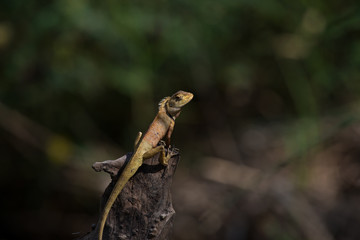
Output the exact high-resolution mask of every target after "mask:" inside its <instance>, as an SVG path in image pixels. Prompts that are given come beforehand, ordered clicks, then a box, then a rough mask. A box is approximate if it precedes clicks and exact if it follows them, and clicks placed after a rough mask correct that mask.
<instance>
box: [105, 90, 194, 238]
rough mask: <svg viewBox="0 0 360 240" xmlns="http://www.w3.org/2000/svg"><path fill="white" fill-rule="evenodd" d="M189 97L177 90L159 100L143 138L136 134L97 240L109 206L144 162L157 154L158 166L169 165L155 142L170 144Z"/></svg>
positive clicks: (111, 196)
mask: <svg viewBox="0 0 360 240" xmlns="http://www.w3.org/2000/svg"><path fill="white" fill-rule="evenodd" d="M192 98H193V94H192V93H189V92H184V91H178V92H176V93H175V94H174V95H172V96H171V97H165V98H164V99H162V100H161V101H160V103H159V111H158V113H157V115H156V117H155V119H154V120H153V122H152V123H151V125H150V126H149V129H148V130H147V132H146V133H145V135H144V136H143V138H141V137H142V133H141V132H139V133H138V135H137V137H136V140H135V149H134V153H133V155H132V157H131V159H130V160H129V162H128V163H127V165H126V166H125V168H124V170H123V172H122V173H121V175H120V177H119V179H118V180H117V182H116V184H115V186H114V188H113V190H112V192H111V194H110V197H109V198H108V200H107V202H106V204H105V207H104V210H103V212H102V214H101V217H100V222H99V224H100V225H99V240H102V235H103V231H104V226H105V222H106V219H107V216H108V214H109V212H110V209H111V207H112V205H113V204H114V202H115V200H116V198H117V196H118V195H119V194H120V192H121V191H122V189H123V188H124V186H125V184H126V183H127V182H128V181H129V179H130V178H131V177H132V176H133V175H134V174H135V173H136V171H137V170H138V168H139V167H140V166H141V165H142V163H143V159H147V158H150V157H152V156H154V155H155V154H157V153H159V152H160V157H159V161H160V163H161V164H163V165H165V166H166V165H167V164H168V161H169V159H170V157H171V155H170V154H168V155H165V147H164V145H159V146H158V143H159V141H160V140H161V139H162V138H164V137H165V140H166V144H167V145H169V144H170V138H171V134H172V132H173V129H174V126H175V119H176V118H177V117H178V116H179V114H180V111H181V108H182V107H183V106H185V105H186V104H187V103H188V102H190V101H191V99H192Z"/></svg>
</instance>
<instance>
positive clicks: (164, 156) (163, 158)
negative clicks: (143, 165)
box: [143, 145, 172, 166]
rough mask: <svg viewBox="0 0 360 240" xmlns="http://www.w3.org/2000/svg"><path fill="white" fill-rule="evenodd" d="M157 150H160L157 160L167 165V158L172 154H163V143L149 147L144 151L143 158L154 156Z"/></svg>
mask: <svg viewBox="0 0 360 240" xmlns="http://www.w3.org/2000/svg"><path fill="white" fill-rule="evenodd" d="M159 152H160V157H159V162H160V163H161V164H162V165H164V166H167V165H168V163H169V159H170V158H171V157H172V155H171V154H165V147H164V145H160V146H157V147H154V148H152V149H150V150H149V151H147V152H146V153H144V155H143V159H147V158H151V157H153V156H155V155H156V154H157V153H159Z"/></svg>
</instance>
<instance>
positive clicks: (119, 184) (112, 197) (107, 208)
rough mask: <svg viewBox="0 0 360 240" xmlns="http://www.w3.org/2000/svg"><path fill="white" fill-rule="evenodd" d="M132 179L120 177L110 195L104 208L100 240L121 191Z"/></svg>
mask: <svg viewBox="0 0 360 240" xmlns="http://www.w3.org/2000/svg"><path fill="white" fill-rule="evenodd" d="M130 177H131V176H128V175H124V176H123V175H121V176H120V178H119V179H118V180H117V182H116V184H115V186H114V188H113V190H112V192H111V194H110V197H109V199H108V200H107V202H106V204H105V207H104V210H103V213H102V214H101V219H100V228H99V240H102V236H103V231H104V226H105V222H106V219H107V216H108V215H109V212H110V209H111V207H112V205H113V204H114V202H115V200H116V198H117V196H118V195H119V193H120V192H121V190H122V189H123V188H124V186H125V184H126V183H127V181H128V180H129V179H130Z"/></svg>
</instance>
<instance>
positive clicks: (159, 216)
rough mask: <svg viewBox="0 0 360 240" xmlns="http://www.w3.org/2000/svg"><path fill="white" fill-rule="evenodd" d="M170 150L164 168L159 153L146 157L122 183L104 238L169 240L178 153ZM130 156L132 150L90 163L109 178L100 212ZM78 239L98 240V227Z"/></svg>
mask: <svg viewBox="0 0 360 240" xmlns="http://www.w3.org/2000/svg"><path fill="white" fill-rule="evenodd" d="M169 153H171V154H172V155H173V156H172V158H171V159H170V160H169V165H168V166H167V167H165V166H163V165H161V164H160V163H159V160H158V159H159V154H157V155H155V156H154V157H152V158H149V159H145V160H144V163H143V165H142V166H141V167H140V168H139V169H138V171H137V172H136V173H135V175H134V176H133V177H132V178H131V179H130V180H129V182H128V183H127V184H126V185H125V187H124V189H123V190H122V191H121V193H120V194H119V196H118V198H117V200H116V201H115V203H114V205H113V206H112V209H111V210H110V213H109V215H108V218H107V221H106V224H105V228H104V234H103V240H115V239H124V240H125V239H132V240H135V239H139V240H144V239H151V240H165V239H171V233H172V228H173V219H174V215H175V210H174V208H173V206H172V199H171V192H170V187H171V183H172V178H173V175H174V173H175V170H176V167H177V164H178V162H179V160H180V155H179V150H178V149H170V150H169ZM131 155H132V153H128V154H126V155H125V156H123V157H121V158H119V159H117V160H108V161H104V162H96V163H95V164H94V165H93V168H94V170H95V171H97V172H99V171H105V172H107V173H109V174H110V176H111V177H112V181H111V183H110V184H109V186H108V187H107V188H106V190H105V192H104V194H103V196H102V200H101V211H100V214H101V213H102V209H103V208H104V206H105V203H106V201H107V199H108V197H109V195H110V193H111V191H112V189H113V187H114V185H115V183H116V181H117V179H118V177H119V176H120V174H121V172H122V170H123V169H124V166H125V163H126V162H127V161H128V160H129V159H130V158H131ZM80 239H81V240H95V239H98V228H97V227H94V229H93V230H92V231H91V232H90V233H88V234H87V235H85V236H83V237H82V238H80Z"/></svg>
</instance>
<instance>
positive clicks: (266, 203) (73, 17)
mask: <svg viewBox="0 0 360 240" xmlns="http://www.w3.org/2000/svg"><path fill="white" fill-rule="evenodd" d="M359 39H360V4H359V3H358V1H351V0H346V1H333V0H330V1H329V0H328V1H320V0H315V1H286V0H268V1H256V0H255V1H249V0H224V1H213V0H207V1H204V0H199V1H193V0H181V1H178V0H174V1H164V0H157V1H136V0H131V1H127V0H117V1H115V0H106V1H94V0H76V1H74V0H64V1H48V0H47V1H43V0H41V1H35V0H28V1H6V0H5V1H1V3H0V152H1V167H0V173H1V174H0V186H1V198H0V199H1V202H0V211H1V218H0V230H1V234H0V235H1V236H0V239H4V240H5V239H39V240H42V239H74V238H76V237H77V236H80V235H81V234H84V233H86V232H87V231H89V230H90V228H91V225H92V224H93V223H96V221H97V217H98V215H99V201H100V196H101V193H102V192H103V190H104V189H105V187H106V185H107V184H108V183H109V181H110V179H109V177H108V175H107V174H104V173H95V172H94V171H93V170H92V169H91V165H92V163H94V162H96V161H103V160H107V159H116V158H118V157H120V156H122V155H123V154H125V153H126V152H128V151H131V150H132V147H133V141H134V139H135V136H136V134H137V132H138V131H139V130H141V131H145V130H146V128H147V126H148V125H149V124H150V122H151V121H152V119H153V117H154V116H155V113H156V110H157V102H158V101H160V100H161V99H162V98H163V97H164V96H168V95H171V94H173V93H174V92H176V91H177V90H180V89H181V90H186V91H190V92H193V93H194V95H195V97H194V99H193V101H192V102H191V103H190V104H189V105H188V106H186V107H185V108H184V110H183V112H182V114H181V116H180V117H179V119H178V120H177V125H176V127H175V131H174V134H173V139H172V143H173V144H174V145H175V146H176V147H178V148H180V149H181V154H182V160H181V162H180V165H179V168H178V170H177V173H176V175H175V179H174V184H173V188H172V192H173V199H174V207H175V210H176V211H177V215H176V220H175V227H174V238H173V239H175V240H197V239H210V240H211V239H229V240H233V239H241V240H242V239H244V240H245V239H246V240H267V239H269V240H297V239H308V240H335V239H336V240H356V239H360V229H359V224H360V141H359V140H360V123H359V112H360V111H359V110H360V109H359V106H360V97H359V96H360V95H359V93H360V41H359Z"/></svg>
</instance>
